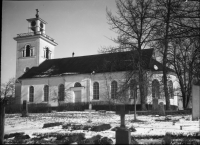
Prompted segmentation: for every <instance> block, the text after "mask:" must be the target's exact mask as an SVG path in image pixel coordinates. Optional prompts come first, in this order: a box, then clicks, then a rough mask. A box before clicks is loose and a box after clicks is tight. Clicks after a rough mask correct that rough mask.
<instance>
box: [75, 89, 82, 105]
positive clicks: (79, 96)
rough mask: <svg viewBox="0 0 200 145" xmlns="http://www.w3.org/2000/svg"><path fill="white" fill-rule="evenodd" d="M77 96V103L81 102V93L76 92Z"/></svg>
mask: <svg viewBox="0 0 200 145" xmlns="http://www.w3.org/2000/svg"><path fill="white" fill-rule="evenodd" d="M74 94H75V103H77V102H81V91H74Z"/></svg>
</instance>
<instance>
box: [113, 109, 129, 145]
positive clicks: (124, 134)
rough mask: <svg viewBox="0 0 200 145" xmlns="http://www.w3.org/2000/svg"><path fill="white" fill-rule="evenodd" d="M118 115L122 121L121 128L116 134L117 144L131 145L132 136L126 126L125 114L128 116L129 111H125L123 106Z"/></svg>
mask: <svg viewBox="0 0 200 145" xmlns="http://www.w3.org/2000/svg"><path fill="white" fill-rule="evenodd" d="M116 114H118V115H120V119H121V124H120V127H119V129H117V131H116V134H115V138H116V144H131V134H130V131H129V130H128V129H127V128H126V125H125V114H128V111H126V110H125V106H124V105H123V106H120V111H117V112H116Z"/></svg>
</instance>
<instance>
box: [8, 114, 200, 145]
mask: <svg viewBox="0 0 200 145" xmlns="http://www.w3.org/2000/svg"><path fill="white" fill-rule="evenodd" d="M168 118H170V119H169V120H168V121H164V119H165V117H164V116H155V115H148V116H144V115H141V116H137V119H138V120H140V122H134V121H133V119H134V114H128V115H126V116H125V119H126V121H125V122H126V126H127V128H130V127H134V128H135V129H136V131H135V132H131V135H132V136H142V135H144V136H145V135H146V136H153V135H165V134H166V132H171V133H182V134H186V135H188V134H191V133H197V132H199V130H200V125H199V123H200V122H199V121H191V115H179V116H177V115H176V116H175V115H173V116H169V117H168ZM89 119H91V120H92V122H91V123H89V124H91V125H94V124H103V123H106V124H110V125H111V126H112V128H114V127H117V126H120V116H119V115H116V114H115V113H114V112H109V113H106V114H100V113H98V112H93V113H92V114H91V116H90V115H89V113H88V112H55V113H46V114H42V113H32V114H29V117H21V114H6V119H5V134H10V133H16V132H24V133H25V134H28V135H29V136H30V137H31V138H32V137H34V133H50V132H55V133H67V132H74V133H75V132H82V133H85V137H86V138H90V137H92V136H94V135H97V134H100V135H101V136H106V137H108V138H110V139H112V140H113V142H114V143H115V131H111V129H112V128H111V129H109V130H105V131H101V132H94V131H84V130H74V131H70V130H67V129H62V125H60V126H55V127H49V128H43V125H44V124H45V123H53V122H62V123H64V124H67V123H73V124H82V125H84V124H88V123H87V121H88V120H89ZM156 120H160V121H156ZM173 122H175V124H174V125H173ZM181 126H182V130H181V129H180V128H181Z"/></svg>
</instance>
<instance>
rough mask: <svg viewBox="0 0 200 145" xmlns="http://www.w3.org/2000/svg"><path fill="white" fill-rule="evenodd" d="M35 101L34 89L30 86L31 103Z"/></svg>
mask: <svg viewBox="0 0 200 145" xmlns="http://www.w3.org/2000/svg"><path fill="white" fill-rule="evenodd" d="M33 101H34V87H33V86H30V87H29V102H33Z"/></svg>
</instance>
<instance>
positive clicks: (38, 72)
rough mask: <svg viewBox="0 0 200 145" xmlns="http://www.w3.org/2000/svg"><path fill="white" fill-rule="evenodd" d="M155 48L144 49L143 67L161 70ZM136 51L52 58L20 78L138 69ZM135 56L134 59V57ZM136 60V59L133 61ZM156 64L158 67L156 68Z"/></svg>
mask: <svg viewBox="0 0 200 145" xmlns="http://www.w3.org/2000/svg"><path fill="white" fill-rule="evenodd" d="M152 54H153V49H144V50H142V60H143V64H144V65H143V67H144V69H146V70H153V71H161V70H162V64H161V63H159V62H158V61H156V60H154V59H152ZM137 56H138V55H137V53H136V51H128V52H117V53H107V54H98V55H89V56H80V57H68V58H60V59H50V60H46V61H44V62H43V63H41V64H40V65H39V66H38V67H32V68H31V69H30V70H28V71H27V72H26V73H24V74H23V75H22V76H21V77H20V78H19V79H25V78H38V77H39V78H40V77H49V76H59V75H64V74H68V75H70V74H87V73H89V74H90V73H92V72H93V71H95V73H102V72H111V71H112V72H117V71H129V70H136V69H137V67H134V64H136V62H137V61H138V57H137ZM133 58H134V59H133ZM133 60H134V61H133ZM154 64H156V65H157V66H158V69H157V70H155V69H154Z"/></svg>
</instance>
